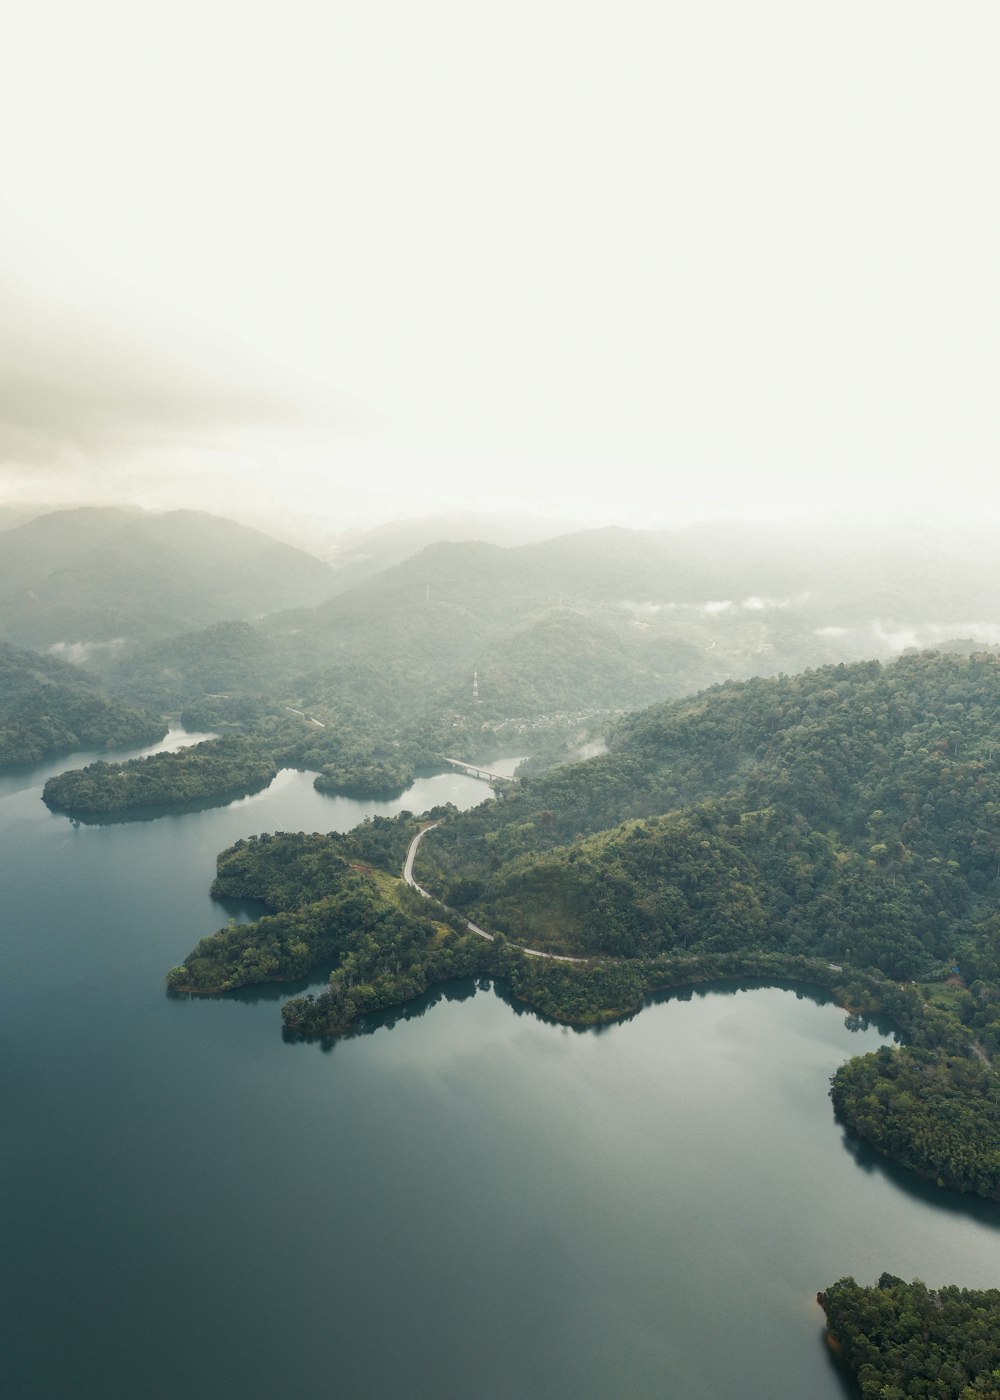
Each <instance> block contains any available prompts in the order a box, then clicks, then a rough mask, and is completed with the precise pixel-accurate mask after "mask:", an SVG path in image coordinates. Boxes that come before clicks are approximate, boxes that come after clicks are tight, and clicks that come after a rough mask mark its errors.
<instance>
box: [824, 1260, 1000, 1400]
mask: <svg viewBox="0 0 1000 1400" xmlns="http://www.w3.org/2000/svg"><path fill="white" fill-rule="evenodd" d="M819 1302H820V1305H821V1306H822V1308H823V1310H824V1312H825V1313H826V1318H827V1327H828V1335H829V1338H830V1342H831V1345H832V1346H833V1347H834V1350H835V1351H836V1352H837V1353H838V1355H840V1356H841V1357H842V1358H843V1360H844V1361H845V1363H846V1364H847V1366H848V1368H849V1369H850V1371H851V1374H852V1375H853V1376H854V1377H855V1379H856V1380H857V1383H858V1386H859V1389H860V1393H861V1395H862V1397H863V1400H920V1397H925V1400H1000V1291H998V1290H997V1289H995V1288H990V1289H971V1288H956V1287H954V1286H953V1285H952V1286H949V1287H946V1288H938V1289H930V1288H928V1287H927V1285H926V1284H924V1283H921V1282H920V1281H919V1280H915V1281H914V1282H913V1283H905V1282H904V1281H903V1280H902V1279H900V1278H895V1277H893V1275H891V1274H883V1275H882V1277H881V1278H880V1279H879V1282H878V1284H877V1285H876V1286H875V1287H874V1288H863V1287H861V1286H860V1285H859V1284H857V1283H855V1281H854V1279H853V1278H842V1279H840V1280H839V1282H837V1283H835V1284H832V1285H831V1286H830V1287H829V1288H828V1289H827V1290H826V1291H825V1292H824V1293H820V1295H819Z"/></svg>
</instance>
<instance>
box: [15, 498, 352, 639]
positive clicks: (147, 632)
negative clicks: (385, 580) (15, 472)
mask: <svg viewBox="0 0 1000 1400" xmlns="http://www.w3.org/2000/svg"><path fill="white" fill-rule="evenodd" d="M331 579H332V575H331V574H330V571H329V570H328V569H327V567H326V566H325V565H324V564H322V563H321V562H320V561H319V560H318V559H315V558H313V557H312V556H311V555H308V554H305V553H303V552H302V551H301V550H297V549H294V548H293V547H292V546H290V545H285V544H280V543H278V542H277V541H276V540H273V539H270V538H269V537H268V536H267V535H263V534H261V533H260V532H259V531H257V530H250V529H248V528H247V527H245V526H243V525H237V524H235V523H234V522H233V521H231V520H224V519H222V518H221V517H218V516H212V515H203V514H201V513H199V512H197V511H171V512H169V513H168V514H164V515H147V514H145V513H142V512H138V511H129V510H120V509H112V508H104V509H102V508H97V507H91V508H86V509H79V510H59V511H52V512H50V513H48V514H45V515H40V516H37V517H36V518H34V519H32V520H29V521H27V522H26V523H24V524H20V525H17V526H15V527H13V528H11V529H8V530H6V531H4V533H3V547H2V548H0V629H2V635H3V636H4V637H5V638H6V639H7V640H9V641H13V642H16V643H19V644H22V645H28V646H32V647H36V648H45V647H50V646H54V645H57V644H59V643H64V644H66V645H67V646H68V647H69V648H73V647H75V646H76V645H77V644H88V643H111V642H119V641H120V640H121V639H131V640H142V641H143V642H148V641H150V640H151V639H153V638H161V637H167V636H171V635H173V634H174V633H177V632H182V631H186V630H190V629H191V628H192V627H202V626H205V625H206V624H208V623H211V622H215V621H217V620H219V619H222V618H242V617H255V616H259V615H260V614H262V613H266V612H271V611H274V610H276V609H279V608H288V607H290V606H294V605H298V604H305V603H309V604H312V603H316V602H318V601H319V600H320V599H322V598H323V597H325V596H326V595H327V593H328V592H329V591H330V588H331ZM70 654H71V655H75V654H76V653H75V652H72V651H71V653H70Z"/></svg>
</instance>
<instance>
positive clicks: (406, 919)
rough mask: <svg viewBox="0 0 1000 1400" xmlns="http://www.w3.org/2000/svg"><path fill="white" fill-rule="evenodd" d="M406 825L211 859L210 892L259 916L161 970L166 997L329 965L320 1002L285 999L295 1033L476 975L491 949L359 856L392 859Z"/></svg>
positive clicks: (252, 845)
mask: <svg viewBox="0 0 1000 1400" xmlns="http://www.w3.org/2000/svg"><path fill="white" fill-rule="evenodd" d="M416 829H417V828H416V824H415V823H414V822H413V820H412V818H403V819H401V820H400V821H396V822H391V821H388V820H386V819H384V818H381V819H376V820H375V821H374V822H366V823H365V824H364V825H363V826H361V827H359V828H357V830H356V832H354V833H351V834H350V835H349V836H346V837H342V836H335V835H331V836H321V835H312V836H306V835H302V834H299V835H295V836H286V835H284V834H279V835H276V836H261V837H253V838H251V839H250V840H248V841H240V842H238V843H237V845H235V846H234V847H232V848H231V849H230V850H228V851H226V852H224V853H223V854H222V855H221V856H220V857H219V867H218V875H217V878H216V880H215V883H214V885H213V887H212V891H213V894H216V895H223V896H238V897H242V898H254V899H258V900H260V901H261V902H262V903H263V904H264V905H265V907H266V909H267V910H268V912H267V913H266V914H265V915H264V916H263V917H262V918H260V919H258V920H257V921H256V922H255V923H252V924H231V925H230V926H229V927H228V928H226V929H221V930H220V931H219V932H218V933H216V934H213V935H212V936H211V937H210V938H203V939H202V940H201V942H200V943H199V944H198V946H197V947H196V948H195V949H194V951H193V952H192V953H191V954H190V955H189V956H188V957H187V958H186V959H185V961H184V963H183V964H182V965H181V966H180V967H177V968H174V969H173V971H172V972H171V973H170V974H169V976H168V978H167V984H168V986H169V987H170V988H171V990H173V991H175V992H217V991H227V990H230V989H232V988H234V987H242V986H246V985H247V984H251V983H257V982H270V981H287V980H290V979H293V978H298V977H303V976H305V975H306V974H307V973H309V972H311V971H314V970H315V969H316V968H317V967H321V966H322V965H323V964H328V963H332V962H335V963H336V967H335V969H334V971H333V973H332V975H331V977H330V983H329V987H328V989H327V991H325V992H324V993H323V994H322V996H321V997H319V998H313V997H305V998H300V999H299V1000H298V1001H296V1002H295V1003H289V1005H290V1006H291V1008H292V1009H291V1010H287V1009H286V1014H285V1024H286V1026H287V1027H288V1029H289V1030H292V1031H295V1032H298V1033H303V1034H334V1033H336V1032H339V1031H343V1030H346V1029H347V1028H348V1027H349V1026H350V1025H352V1024H353V1023H354V1021H355V1020H356V1019H357V1018H358V1016H360V1015H362V1014H363V1013H364V1012H366V1011H374V1010H379V1009H382V1008H384V1007H389V1006H396V1005H399V1004H400V1003H402V1002H405V1001H410V1000H412V999H413V998H414V997H417V996H419V995H420V994H421V993H422V992H424V991H426V990H427V988H428V987H430V986H432V985H433V984H434V983H436V982H440V981H443V980H446V979H448V978H453V977H469V976H474V975H478V974H480V973H481V972H483V971H484V970H486V965H487V958H488V951H489V948H490V945H489V944H488V943H487V942H486V941H485V940H484V939H481V938H478V937H476V936H475V935H473V934H470V933H469V932H467V930H466V929H465V928H464V926H463V924H462V923H461V921H460V920H457V919H455V918H454V917H451V916H447V915H444V914H443V911H440V910H436V909H432V908H431V907H430V906H428V903H427V901H426V900H424V899H422V898H421V897H420V896H419V895H417V894H416V893H415V892H414V891H412V890H411V889H409V888H408V887H407V886H406V885H404V884H403V882H402V880H400V879H398V878H395V877H393V876H391V875H388V874H386V873H385V872H384V871H378V870H376V869H374V868H372V867H371V866H370V865H368V864H366V863H364V861H363V859H361V857H368V858H373V857H377V858H380V859H382V860H384V861H386V862H387V863H392V864H396V857H398V858H399V863H400V864H401V863H402V853H403V852H405V849H406V845H407V844H408V842H409V839H410V836H411V835H412V833H413V832H414V831H415V830H416Z"/></svg>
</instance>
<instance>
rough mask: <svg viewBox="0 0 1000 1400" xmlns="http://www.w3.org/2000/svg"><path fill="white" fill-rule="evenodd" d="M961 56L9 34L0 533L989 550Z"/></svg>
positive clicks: (705, 33)
mask: <svg viewBox="0 0 1000 1400" xmlns="http://www.w3.org/2000/svg"><path fill="white" fill-rule="evenodd" d="M53 35H57V36H58V42H54V41H53ZM998 41H1000V19H998V17H997V14H996V11H995V8H994V7H989V6H986V5H984V4H978V3H972V4H968V5H963V6H961V7H959V8H958V9H957V10H956V9H955V7H949V8H947V9H946V8H945V7H944V6H942V5H940V4H938V3H935V0H917V3H910V4H906V5H903V4H901V3H889V4H885V5H881V6H878V7H877V8H876V9H874V10H873V9H872V8H871V7H856V8H855V7H847V8H845V7H828V6H808V7H803V6H801V5H797V4H794V3H792V0H767V3H764V4H760V5H754V6H749V7H748V6H744V5H739V4H736V3H733V0H724V3H722V4H721V5H718V6H714V7H711V8H710V9H707V10H706V9H702V8H699V7H695V8H694V9H693V10H692V8H691V7H690V6H683V5H679V4H673V3H671V4H653V3H652V0H639V3H637V4H634V5H630V6H629V7H627V12H626V13H624V14H623V13H622V11H621V8H620V7H618V6H613V5H611V4H609V3H606V0H595V2H594V3H588V4H586V5H583V6H580V5H578V4H569V3H566V2H565V0H555V3H552V4H548V5H545V6H543V7H538V6H534V5H527V4H522V3H514V4H511V5H508V6H504V7H503V8H502V10H501V11H499V12H497V11H496V9H495V7H487V6H485V5H483V4H480V3H478V2H474V3H471V4H470V3H468V0H434V3H431V4H429V5H425V6H421V7H419V8H418V9H417V8H414V7H412V6H408V5H404V4H401V3H399V0H375V3H370V0H365V3H360V0H345V3H342V4H338V5H337V6H335V7H330V6H326V5H321V4H320V3H319V0H293V3H292V4H290V5H284V6H281V7H278V6H276V5H274V4H273V3H271V0H253V2H252V3H249V4H247V5H245V6H243V7H242V8H241V13H240V24H239V30H238V33H237V32H236V31H235V30H234V28H233V23H232V10H231V7H230V6H229V5H227V4H223V3H207V4H206V3H202V2H201V0H199V3H197V4H196V3H194V0H177V3H176V4H172V5H170V6H166V5H160V4H154V5H151V6H144V7H143V8H142V11H141V13H137V12H136V11H135V9H134V7H132V6H129V5H127V4H125V0H95V2H94V3H93V4H91V5H88V6H87V7H85V8H82V7H78V6H69V5H66V4H65V3H64V0H45V2H44V3H40V4H33V5H31V6H28V5H23V4H20V3H17V4H14V5H13V6H12V7H9V14H8V17H7V23H6V24H5V34H4V45H3V53H2V55H0V160H2V162H3V168H4V190H3V203H4V208H3V215H4V217H3V221H2V223H3V230H4V232H3V246H2V248H0V255H2V262H3V266H4V275H3V280H2V284H0V327H2V330H0V473H2V476H0V502H7V503H10V502H19V501H26V500H31V501H42V502H47V503H50V504H71V503H83V502H100V503H105V504H106V503H126V502H128V503H133V504H140V505H145V506H155V507H158V508H161V509H163V508H176V507H179V506H184V507H194V508H199V509H208V510H211V511H214V512H217V513H225V514H232V515H236V516H238V517H239V518H240V519H242V520H245V521H248V522H249V523H262V522H263V521H264V520H265V519H269V520H270V523H271V525H272V528H276V529H279V530H281V531H282V532H283V533H284V534H285V536H286V537H288V536H289V535H290V533H294V532H295V531H296V530H298V532H299V538H300V539H302V540H303V541H304V542H305V541H307V539H308V542H310V543H312V544H314V545H315V544H316V543H317V542H320V541H322V539H324V538H326V537H327V536H328V535H329V533H330V532H331V531H337V530H342V529H345V528H348V527H357V526H359V525H365V524H374V523H378V522H380V521H387V520H391V519H393V518H398V517H403V518H414V517H419V516H422V515H429V514H434V513H439V512H442V511H445V512H455V511H468V510H474V511H476V512H479V513H482V512H483V511H492V512H496V511H500V512H503V513H511V512H518V511H522V510H523V509H524V508H526V507H528V508H532V509H542V510H547V511H551V512H553V513H554V514H555V515H557V516H558V517H559V519H560V520H561V521H566V520H567V519H569V520H570V521H571V522H575V523H577V524H580V525H594V524H600V523H612V522H617V523H626V524H633V525H647V524H650V523H657V522H659V523H665V524H677V523H683V522H684V521H686V520H691V519H705V518H719V517H726V516H731V517H732V516H735V517H740V518H760V517H765V518H767V517H773V516H775V515H781V514H786V513H788V512H789V511H792V512H794V511H801V510H803V509H809V508H820V509H823V510H827V509H834V508H839V509H845V508H846V509H850V510H854V511H858V512H865V513H867V512H869V511H871V510H874V509H878V510H883V511H888V512H890V513H895V512H898V511H899V510H901V509H902V510H916V511H918V512H919V513H923V514H924V515H933V516H935V517H936V516H937V515H938V514H939V513H940V512H941V511H942V510H948V511H954V512H959V513H961V512H965V513H969V514H975V515H977V516H979V517H982V516H983V515H993V514H996V511H997V502H998V497H997V492H998V486H997V473H996V471H995V463H996V460H997V456H998V451H997V449H998V447H1000V441H998V434H1000V428H998V421H997V417H996V414H995V413H994V411H993V406H992V399H993V386H994V384H995V381H996V368H997V360H998V343H997V336H998V330H997V327H998V326H1000V316H998V315H997V310H998V307H997V301H998V273H997V265H996V259H995V256H994V250H995V247H996V242H997V238H996V233H997V229H996V224H997V211H998V207H1000V200H998V195H1000V188H998V182H1000V173H998V170H997V166H996V162H995V161H994V160H993V158H992V134H993V132H995V131H996V130H997V127H998V118H1000V111H998V107H1000V95H998V92H997V87H996V83H995V72H996V60H997V57H998V47H1000V43H998Z"/></svg>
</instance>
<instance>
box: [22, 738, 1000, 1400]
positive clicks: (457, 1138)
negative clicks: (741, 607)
mask: <svg viewBox="0 0 1000 1400" xmlns="http://www.w3.org/2000/svg"><path fill="white" fill-rule="evenodd" d="M173 742H177V740H176V738H175V739H174V740H173ZM66 766H68V764H67V761H66V760H65V759H63V760H62V761H60V762H56V763H53V764H51V765H48V766H45V767H39V768H36V769H33V770H30V771H23V772H19V773H16V774H12V775H9V776H8V777H7V778H5V779H3V780H0V842H2V846H0V859H2V865H0V916H2V928H0V1123H2V1137H0V1217H2V1284H0V1286H2V1290H3V1291H2V1297H0V1393H2V1394H4V1395H5V1396H11V1397H13V1400H230V1398H231V1397H232V1400H237V1397H239V1400H274V1398H275V1397H278V1396H283V1395H290V1396H295V1397H306V1400H312V1397H316V1398H317V1400H318V1398H319V1397H321V1396H322V1397H327V1396H329V1395H331V1394H343V1395H349V1396H351V1397H354V1400H394V1398H395V1397H400V1398H401V1400H402V1397H406V1398H407V1400H470V1397H475V1400H501V1398H502V1400H508V1397H509V1400H515V1397H518V1400H525V1398H527V1400H562V1397H566V1400H569V1397H573V1400H589V1397H594V1400H597V1397H600V1398H601V1400H609V1397H630V1400H631V1397H635V1400H646V1397H650V1400H652V1397H654V1396H655V1397H657V1400H661V1398H662V1397H663V1396H669V1397H671V1400H802V1397H805V1396H808V1397H810V1400H841V1397H843V1395H844V1393H845V1392H844V1389H843V1385H842V1382H841V1380H840V1378H839V1377H838V1375H837V1374H836V1373H835V1372H834V1370H833V1369H832V1368H831V1365H830V1363H829V1361H828V1359H827V1356H826V1353H825V1350H824V1348H823V1345H822V1341H821V1329H822V1317H821V1314H820V1312H819V1310H818V1308H817V1307H816V1305H815V1302H814V1295H815V1293H816V1290H817V1289H818V1288H820V1287H822V1286H823V1285H824V1284H826V1283H828V1282H831V1281H833V1280H834V1279H836V1278H838V1277H839V1276H840V1275H842V1274H844V1273H853V1274H855V1276H857V1277H858V1278H859V1279H862V1280H865V1281H873V1280H874V1279H875V1278H876V1277H877V1276H878V1274H879V1273H880V1272H881V1271H882V1270H883V1269H888V1270H890V1271H891V1272H894V1273H898V1274H901V1275H903V1276H905V1277H912V1276H915V1275H916V1276H921V1277H923V1278H925V1279H927V1281H928V1282H931V1283H936V1282H944V1281H950V1280H955V1281H958V1282H962V1283H967V1284H970V1285H972V1284H975V1285H984V1286H985V1285H996V1284H997V1283H998V1281H1000V1229H998V1226H1000V1213H998V1211H997V1210H996V1209H994V1208H993V1207H989V1206H986V1205H978V1206H977V1205H971V1206H970V1205H965V1204H964V1203H961V1202H960V1201H958V1200H957V1198H953V1197H948V1196H945V1195H943V1194H942V1193H938V1192H934V1191H933V1190H930V1189H924V1188H921V1187H919V1186H914V1185H913V1184H912V1183H909V1182H907V1180H906V1178H905V1175H903V1174H893V1173H891V1172H887V1171H886V1170H885V1169H883V1168H882V1167H881V1166H879V1165H877V1164H875V1163H873V1162H872V1161H871V1160H870V1159H867V1158H865V1157H863V1156H862V1157H861V1158H860V1159H859V1157H858V1156H857V1155H856V1154H855V1153H853V1152H852V1151H851V1150H850V1147H849V1146H848V1145H847V1144H846V1143H845V1141H844V1139H843V1135H842V1133H841V1131H840V1130H839V1129H838V1127H837V1126H836V1124H835V1123H834V1121H833V1118H832V1115H831V1112H830V1106H829V1101H828V1099H827V1097H826V1087H827V1079H828V1077H829V1075H830V1074H831V1072H832V1071H833V1069H834V1068H835V1067H836V1066H837V1064H838V1063H840V1062H841V1061H842V1060H843V1059H844V1058H845V1057H846V1056H847V1055H849V1054H852V1053H857V1052H859V1051H862V1050H865V1049H869V1048H871V1047H873V1046H874V1045H876V1044H877V1043H879V1036H878V1035H877V1033H876V1032H875V1031H866V1032H863V1033H851V1032H849V1031H847V1030H846V1028H845V1026H844V1017H843V1013H842V1012H841V1011H839V1010H838V1009H837V1008H836V1007H834V1006H832V1005H823V1004H820V1003H818V1002H816V1001H813V1000H810V999H808V998H806V997H803V996H797V995H796V994H795V993H793V992H789V991H784V990H779V989H776V988H769V989H763V990H754V991H741V992H734V991H732V990H729V991H717V992H712V993H709V994H705V995H695V996H693V997H691V998H689V999H674V1000H670V1001H666V1002H663V1003H661V1004H658V1005H656V1006H653V1007H650V1008H648V1009H647V1010H645V1011H644V1012H643V1013H642V1014H641V1015H640V1016H639V1017H637V1018H636V1019H634V1020H633V1021H631V1022H629V1023H627V1024H624V1025H620V1026H614V1027H611V1028H608V1029H605V1030H602V1031H600V1032H588V1033H583V1034H581V1033H578V1032H574V1031H570V1030H567V1029H565V1028H562V1027H558V1026H552V1025H549V1024H546V1023H543V1022H542V1021H540V1020H538V1019H537V1018H536V1017H534V1016H533V1015H531V1014H530V1013H519V1012H517V1011H515V1010H514V1009H512V1008H511V1007H510V1006H509V1005H507V1004H506V1003H505V1002H504V1001H503V1000H502V999H501V998H500V997H499V996H498V995H497V994H495V993H494V992H493V991H478V992H477V991H475V989H474V988H472V987H471V986H459V987H457V988H455V989H453V990H452V992H451V993H450V995H449V997H447V998H442V999H439V1000H438V1001H437V1002H436V1004H435V1003H434V1001H433V1000H431V1001H429V1002H428V1003H425V1004H423V1005H422V1006H421V1007H420V1008H418V1011H419V1012H420V1014H417V1015H414V1016H412V1017H410V1018H408V1019H403V1020H400V1021H399V1022H398V1023H397V1024H396V1025H395V1026H394V1027H393V1028H391V1029H390V1028H388V1027H382V1028H377V1029H375V1030H374V1032H373V1033H372V1034H366V1035H359V1036H356V1037H354V1038H351V1039H348V1040H343V1041H340V1042H338V1043H337V1044H336V1046H335V1047H334V1048H333V1049H332V1050H330V1049H323V1048H321V1047H319V1046H317V1045H291V1044H285V1043H284V1042H283V1040H282V1038H281V1032H280V1018H279V1005H280V999H281V997H282V996H283V995H285V993H284V991H281V992H279V991H278V990H277V989H267V990H266V992H265V993H264V994H260V995H258V994H255V993H250V994H245V995H243V996H233V997H229V998H223V999H220V1000H214V1001H187V1000H172V999H169V998H168V997H167V996H166V995H165V993H164V988H163V977H164V973H165V972H166V970H167V969H168V968H169V967H171V966H172V965H173V964H174V963H176V962H178V961H180V959H181V958H182V957H183V956H184V954H185V953H187V952H188V951H189V949H190V948H191V946H192V944H193V943H194V942H195V940H196V939H197V938H199V937H200V936H202V935H203V934H206V933H210V932H211V931H212V930H214V929H215V928H217V927H218V926H219V925H220V924H221V923H224V922H225V917H226V911H225V910H224V909H222V908H221V907H220V906H219V905H217V904H215V903H213V901H212V900H211V899H210V897H209V895H208V888H209V884H210V881H211V878H212V874H213V871H214V862H215V856H216V854H217V852H218V851H219V850H221V849H222V848H223V847H224V846H226V845H228V844H230V843H231V842H233V841H234V840H236V839H237V838H238V837H240V836H245V835H248V834H249V833H251V832H259V831H266V830H299V829H306V830H331V829H334V828H347V827H349V826H352V825H353V824H354V823H356V822H357V821H359V820H361V819H362V818H363V817H364V816H365V815H366V814H368V813H373V812H376V811H378V812H387V813H391V812H393V811H397V810H400V809H401V808H403V807H409V808H410V809H412V810H421V809H423V808H425V807H427V806H430V805H433V804H435V803H437V802H442V801H448V800H451V801H455V802H456V803H458V804H459V805H471V804H472V803H473V802H475V801H478V800H481V798H482V797H483V795H484V793H485V791H486V790H485V789H484V788H483V787H482V785H480V784H477V783H476V782H475V781H474V780H472V779H468V778H463V777H460V776H458V775H457V774H445V775H439V776H437V777H433V778H427V779H422V780H421V781H419V782H418V783H417V784H416V786H415V789H413V790H411V792H410V793H408V794H406V795H405V796H404V797H403V798H401V799H400V800H399V801H397V802H390V803H376V802H369V803H362V802H355V801H350V800H348V799H344V798H329V797H323V796H322V795H320V794H318V793H316V792H315V791H314V790H313V789H312V787H311V781H310V779H309V777H308V776H305V775H301V774H295V773H290V772H285V773H282V774H281V775H279V777H278V778H277V779H276V781H275V783H274V784H272V786H271V788H270V789H269V790H268V791H267V792H266V793H262V794H259V795H258V796H256V797H251V798H247V799H244V800H242V801H239V802H235V803H233V804H232V805H231V806H228V807H225V808H221V809H216V810H212V811H202V812H193V813H189V814H186V815H183V816H172V817H171V816H167V817H162V818H160V819H158V820H150V821H143V822H136V823H127V824H113V825H108V826H79V827H74V826H73V825H72V824H71V823H70V822H69V821H67V820H66V819H65V818H63V817H57V816H53V815H52V814H50V813H49V812H48V811H47V810H46V809H45V807H44V806H43V805H42V803H41V801H40V800H39V793H40V790H41V785H42V782H43V781H44V778H45V777H46V776H47V775H48V773H50V772H54V771H60V770H61V769H63V768H65V767H66Z"/></svg>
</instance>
